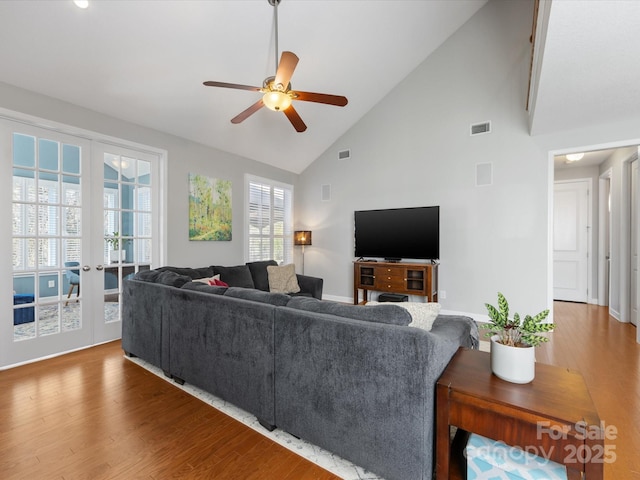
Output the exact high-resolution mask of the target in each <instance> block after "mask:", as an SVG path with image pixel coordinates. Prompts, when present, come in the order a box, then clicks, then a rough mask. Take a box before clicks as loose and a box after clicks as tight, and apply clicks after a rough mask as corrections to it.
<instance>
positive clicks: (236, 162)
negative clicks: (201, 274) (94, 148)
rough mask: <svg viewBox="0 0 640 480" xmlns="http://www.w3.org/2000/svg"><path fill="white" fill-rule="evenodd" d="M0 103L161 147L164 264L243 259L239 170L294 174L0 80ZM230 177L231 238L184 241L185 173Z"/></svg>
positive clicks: (289, 177) (285, 177) (283, 176)
mask: <svg viewBox="0 0 640 480" xmlns="http://www.w3.org/2000/svg"><path fill="white" fill-rule="evenodd" d="M0 107H2V108H6V109H8V110H12V111H16V112H21V113H24V114H27V115H32V116H36V117H40V118H43V119H46V120H49V121H54V122H59V123H62V124H65V125H70V126H73V127H77V128H81V129H85V130H90V131H93V132H97V133H100V134H102V135H108V136H113V137H117V138H120V139H124V140H128V141H131V142H136V143H140V144H143V145H148V146H151V147H156V148H160V149H164V150H166V151H167V152H168V154H167V157H168V160H167V187H168V188H167V190H166V191H165V192H164V196H165V199H166V204H167V211H166V212H165V213H166V216H165V220H166V224H167V229H166V230H167V243H166V246H167V258H166V264H169V265H179V266H194V267H197V266H205V265H213V264H221V265H233V264H238V263H244V245H243V239H244V233H245V229H244V224H245V221H244V174H245V173H251V174H253V175H257V176H261V177H266V178H270V179H273V180H277V181H280V182H284V183H289V184H294V183H295V179H296V177H297V175H295V174H293V173H291V172H286V171H284V170H280V169H277V168H274V167H271V166H269V165H266V164H263V163H259V162H256V161H253V160H249V159H247V158H244V157H239V156H237V155H233V154H230V153H227V152H223V151H220V150H216V149H213V148H209V147H206V146H204V145H201V144H198V143H194V142H191V141H188V140H185V139H183V138H179V137H175V136H172V135H168V134H165V133H162V132H159V131H155V130H151V129H148V128H144V127H140V126H137V125H134V124H130V123H127V122H124V121H121V120H119V119H116V118H113V117H109V116H106V115H102V114H99V113H96V112H93V111H91V110H87V109H84V108H80V107H77V106H75V105H71V104H69V103H65V102H62V101H59V100H56V99H53V98H50V97H46V96H43V95H39V94H35V93H32V92H28V91H26V90H22V89H19V88H16V87H13V86H10V85H7V84H3V83H0ZM189 173H199V174H202V175H206V176H210V177H216V178H222V179H226V180H231V182H232V195H233V196H232V206H233V232H232V236H233V239H232V241H231V242H194V241H189V221H188V220H189V219H188V215H189V206H188V199H189V191H188V187H189V186H188V174H189Z"/></svg>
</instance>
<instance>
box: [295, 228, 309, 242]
mask: <svg viewBox="0 0 640 480" xmlns="http://www.w3.org/2000/svg"><path fill="white" fill-rule="evenodd" d="M293 244H294V245H311V231H310V230H296V231H295V232H293Z"/></svg>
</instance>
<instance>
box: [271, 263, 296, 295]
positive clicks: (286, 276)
mask: <svg viewBox="0 0 640 480" xmlns="http://www.w3.org/2000/svg"><path fill="white" fill-rule="evenodd" d="M267 275H268V276H269V291H270V292H275V293H298V292H299V291H300V285H298V277H296V266H295V265H294V264H293V263H290V264H289V265H283V266H281V267H277V266H274V265H269V266H268V267H267Z"/></svg>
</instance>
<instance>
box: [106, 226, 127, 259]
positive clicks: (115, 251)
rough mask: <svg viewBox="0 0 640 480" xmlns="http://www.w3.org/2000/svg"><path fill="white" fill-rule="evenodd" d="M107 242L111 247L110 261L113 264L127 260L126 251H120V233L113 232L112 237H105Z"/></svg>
mask: <svg viewBox="0 0 640 480" xmlns="http://www.w3.org/2000/svg"><path fill="white" fill-rule="evenodd" d="M104 240H105V242H107V245H110V246H111V250H110V251H109V261H110V262H111V263H120V262H121V261H123V260H124V259H125V255H126V253H127V252H126V251H125V250H120V242H121V240H122V239H121V238H120V232H113V233H112V234H111V235H110V236H108V237H105V239H104ZM123 243H124V242H123Z"/></svg>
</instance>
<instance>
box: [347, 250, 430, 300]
mask: <svg viewBox="0 0 640 480" xmlns="http://www.w3.org/2000/svg"><path fill="white" fill-rule="evenodd" d="M360 290H363V297H364V301H365V302H366V301H367V292H368V291H369V290H374V291H378V292H390V293H401V294H405V295H419V296H423V297H427V300H428V301H429V302H437V301H438V264H431V263H404V262H398V263H390V262H364V261H357V262H353V304H354V305H357V304H358V303H360Z"/></svg>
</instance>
